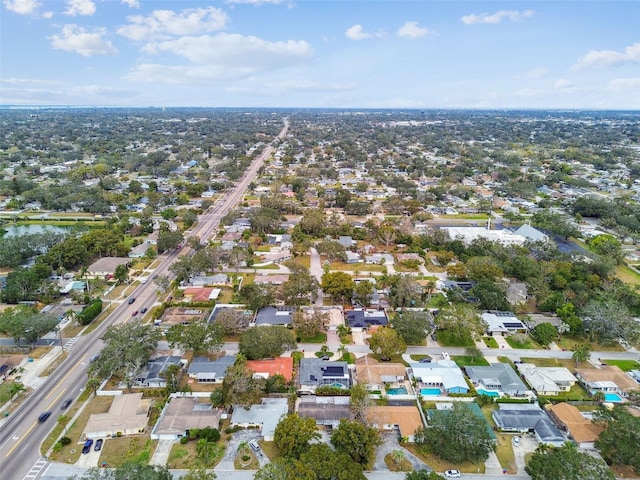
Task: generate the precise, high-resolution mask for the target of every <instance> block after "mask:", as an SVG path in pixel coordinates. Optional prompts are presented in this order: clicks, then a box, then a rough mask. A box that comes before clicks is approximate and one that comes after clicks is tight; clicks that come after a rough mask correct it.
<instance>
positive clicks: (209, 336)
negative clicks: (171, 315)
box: [166, 319, 222, 355]
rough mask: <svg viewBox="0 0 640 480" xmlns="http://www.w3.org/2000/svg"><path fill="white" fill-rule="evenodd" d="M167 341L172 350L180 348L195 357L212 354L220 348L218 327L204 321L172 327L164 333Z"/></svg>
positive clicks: (220, 338)
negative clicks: (192, 353)
mask: <svg viewBox="0 0 640 480" xmlns="http://www.w3.org/2000/svg"><path fill="white" fill-rule="evenodd" d="M166 337H167V341H168V342H169V345H170V346H171V347H172V348H175V347H180V348H182V349H183V350H185V351H187V352H191V351H192V352H194V354H195V355H199V354H203V353H208V352H210V353H214V352H217V351H219V350H220V347H221V346H222V337H221V331H220V328H219V326H218V325H217V324H216V323H215V322H214V323H209V322H207V320H205V319H201V320H196V321H193V322H191V323H189V324H187V325H183V324H177V325H172V326H171V327H170V328H169V330H168V331H167V333H166Z"/></svg>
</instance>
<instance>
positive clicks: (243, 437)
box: [214, 430, 269, 478]
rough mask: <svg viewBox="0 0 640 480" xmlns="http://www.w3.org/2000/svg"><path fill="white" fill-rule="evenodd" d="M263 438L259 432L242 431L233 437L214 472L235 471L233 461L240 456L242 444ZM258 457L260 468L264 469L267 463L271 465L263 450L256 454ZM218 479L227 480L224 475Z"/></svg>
mask: <svg viewBox="0 0 640 480" xmlns="http://www.w3.org/2000/svg"><path fill="white" fill-rule="evenodd" d="M261 438H262V437H261V435H260V432H259V431H257V430H240V431H238V432H236V433H234V434H232V435H231V439H230V440H229V442H228V443H227V448H226V450H225V452H224V457H222V460H221V461H220V463H219V464H218V465H217V466H216V468H215V469H214V471H215V472H216V473H218V472H229V471H232V470H235V466H234V465H233V461H234V460H235V458H236V455H237V454H238V447H239V446H240V444H241V443H242V442H247V443H249V442H250V441H251V440H256V441H257V440H260V439H261ZM254 453H255V454H256V457H258V461H259V462H260V467H264V466H265V465H266V464H267V463H269V459H268V458H267V456H266V455H265V454H264V453H263V452H262V450H260V451H258V452H254ZM218 478H225V477H224V476H223V475H218Z"/></svg>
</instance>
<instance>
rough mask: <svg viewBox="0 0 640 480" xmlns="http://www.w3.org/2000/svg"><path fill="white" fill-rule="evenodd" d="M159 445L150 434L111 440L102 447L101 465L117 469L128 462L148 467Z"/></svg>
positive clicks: (106, 441)
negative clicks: (104, 464)
mask: <svg viewBox="0 0 640 480" xmlns="http://www.w3.org/2000/svg"><path fill="white" fill-rule="evenodd" d="M157 444H158V441H157V440H151V438H150V437H149V433H145V434H143V435H136V436H126V437H120V438H109V439H107V440H105V442H104V445H103V446H102V452H101V453H100V462H99V463H106V464H107V466H108V467H116V466H119V465H122V464H123V463H126V462H135V463H141V464H143V465H146V464H148V463H149V460H151V457H152V456H153V452H154V451H155V449H156V445H157Z"/></svg>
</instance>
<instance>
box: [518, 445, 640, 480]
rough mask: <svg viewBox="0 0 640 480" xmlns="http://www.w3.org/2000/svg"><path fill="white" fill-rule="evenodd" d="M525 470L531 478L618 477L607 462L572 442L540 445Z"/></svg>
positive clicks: (596, 479)
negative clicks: (555, 445) (578, 447)
mask: <svg viewBox="0 0 640 480" xmlns="http://www.w3.org/2000/svg"><path fill="white" fill-rule="evenodd" d="M636 445H637V444H636ZM636 450H637V448H636ZM525 471H526V472H527V473H528V474H529V475H531V480H614V479H615V478H616V476H615V475H614V474H613V472H612V471H611V470H610V469H609V467H607V464H606V463H604V462H603V461H602V460H600V459H598V458H596V457H594V456H592V455H590V454H589V453H587V452H582V451H579V450H578V449H577V447H576V446H575V445H574V444H573V443H570V442H567V443H565V444H564V445H563V446H562V447H557V448H554V447H549V446H547V445H540V446H539V447H538V448H537V450H536V452H535V453H534V454H533V456H532V457H531V458H530V459H529V462H528V463H527V466H526V467H525Z"/></svg>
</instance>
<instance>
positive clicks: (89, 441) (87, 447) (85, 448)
mask: <svg viewBox="0 0 640 480" xmlns="http://www.w3.org/2000/svg"><path fill="white" fill-rule="evenodd" d="M91 445H93V439H91V438H88V439H87V440H85V442H84V445H83V446H82V453H89V452H90V451H91Z"/></svg>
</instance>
